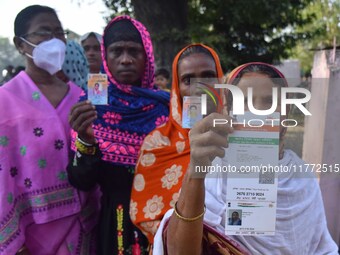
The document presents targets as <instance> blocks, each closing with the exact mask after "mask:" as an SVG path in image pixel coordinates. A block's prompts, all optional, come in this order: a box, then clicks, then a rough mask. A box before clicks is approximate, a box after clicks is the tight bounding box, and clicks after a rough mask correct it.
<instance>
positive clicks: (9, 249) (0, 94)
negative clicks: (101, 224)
mask: <svg viewBox="0 0 340 255" xmlns="http://www.w3.org/2000/svg"><path fill="white" fill-rule="evenodd" d="M68 85H69V92H68V93H67V95H66V96H65V97H64V99H63V100H62V101H61V102H60V104H59V105H58V106H57V107H56V108H54V107H53V106H52V105H51V104H50V102H49V101H48V100H47V98H45V96H44V95H43V94H42V93H41V92H40V90H39V89H38V87H37V86H36V85H35V84H34V83H33V81H32V80H31V79H30V77H29V76H28V75H27V74H26V73H25V72H21V73H20V74H19V75H17V76H16V77H15V78H13V79H12V80H10V81H9V82H8V83H6V84H5V85H4V86H3V87H1V88H0V116H1V117H0V208H1V209H0V254H1V255H5V254H6V255H8V254H15V253H16V252H17V251H18V250H19V249H20V248H21V247H22V246H23V245H25V246H26V247H27V248H28V250H29V252H30V254H34V255H49V254H51V255H52V254H53V255H59V254H60V255H61V254H62V255H67V254H72V255H73V254H91V253H90V247H89V244H90V241H89V238H90V234H91V230H92V229H93V227H94V224H95V219H96V217H94V213H95V212H96V208H97V206H98V205H97V203H98V202H97V201H95V195H92V196H91V195H90V194H85V193H81V192H78V191H77V190H76V189H74V188H73V187H72V186H71V185H70V184H69V183H68V180H67V174H66V166H67V164H68V161H69V148H70V134H69V133H70V126H69V124H68V120H67V119H68V114H69V111H70V108H71V107H72V105H73V104H75V103H76V102H77V101H78V99H79V96H80V94H81V92H82V91H81V89H80V88H78V87H77V86H76V85H75V84H73V83H71V82H69V83H68ZM89 218H91V220H89Z"/></svg>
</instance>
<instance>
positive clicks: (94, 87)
mask: <svg viewBox="0 0 340 255" xmlns="http://www.w3.org/2000/svg"><path fill="white" fill-rule="evenodd" d="M107 87H108V81H107V75H106V74H100V73H99V74H89V75H88V82H87V92H88V100H90V101H91V102H92V104H94V105H105V104H107Z"/></svg>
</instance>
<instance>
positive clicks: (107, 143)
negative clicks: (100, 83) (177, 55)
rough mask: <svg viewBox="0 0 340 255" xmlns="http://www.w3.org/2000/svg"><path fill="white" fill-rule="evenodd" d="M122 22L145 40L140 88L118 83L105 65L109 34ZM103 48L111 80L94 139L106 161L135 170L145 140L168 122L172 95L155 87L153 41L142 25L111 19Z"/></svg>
mask: <svg viewBox="0 0 340 255" xmlns="http://www.w3.org/2000/svg"><path fill="white" fill-rule="evenodd" d="M123 19H125V20H129V21H130V22H131V23H132V24H133V25H134V26H135V27H136V29H137V30H138V31H139V33H140V36H141V38H142V42H143V46H144V50H145V54H146V63H145V72H144V75H143V78H142V84H141V85H142V86H141V87H137V86H133V85H129V84H120V83H118V82H117V81H116V80H115V79H114V77H113V76H112V74H111V72H110V70H109V68H108V64H107V61H106V49H105V46H104V41H105V36H107V35H106V32H107V31H108V30H109V29H110V27H111V26H112V25H114V24H115V23H116V22H117V21H120V20H123ZM101 47H102V59H103V66H104V70H105V73H106V74H107V75H108V78H109V86H108V95H109V96H108V105H97V106H96V111H97V116H98V118H97V120H96V121H95V122H94V125H93V129H94V135H95V138H96V139H97V140H98V142H99V147H100V150H101V152H102V154H103V160H104V161H108V162H110V163H112V164H117V165H124V166H132V167H134V166H135V165H136V161H137V157H138V153H139V149H140V146H141V145H142V142H143V140H144V138H145V136H146V135H147V134H149V133H150V132H151V131H152V130H154V129H155V128H156V127H158V126H160V125H161V124H163V123H165V122H166V121H167V118H168V114H169V109H168V104H169V93H167V92H164V91H161V90H159V89H157V88H156V87H155V86H154V84H153V78H154V55H153V48H152V43H151V38H150V35H149V32H148V31H147V30H146V28H145V27H144V26H143V25H142V24H141V23H140V22H138V21H136V20H134V19H132V18H131V17H129V16H119V17H116V18H114V19H112V20H111V22H110V23H109V24H108V25H107V26H106V28H105V30H104V35H103V40H102V43H101Z"/></svg>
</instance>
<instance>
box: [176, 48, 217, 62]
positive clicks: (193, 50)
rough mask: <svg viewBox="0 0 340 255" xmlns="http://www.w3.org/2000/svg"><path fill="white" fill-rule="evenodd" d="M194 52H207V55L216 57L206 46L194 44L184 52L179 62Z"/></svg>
mask: <svg viewBox="0 0 340 255" xmlns="http://www.w3.org/2000/svg"><path fill="white" fill-rule="evenodd" d="M192 54H205V55H207V56H209V57H211V58H212V59H214V58H213V56H212V55H211V53H210V51H209V50H207V49H206V48H204V47H202V46H200V45H192V46H190V47H188V48H187V49H186V50H184V51H183V52H182V54H181V56H180V57H179V59H178V63H179V62H181V61H182V60H183V59H184V58H186V57H188V56H190V55H192Z"/></svg>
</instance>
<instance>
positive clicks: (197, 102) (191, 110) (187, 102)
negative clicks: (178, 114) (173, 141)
mask: <svg viewBox="0 0 340 255" xmlns="http://www.w3.org/2000/svg"><path fill="white" fill-rule="evenodd" d="M182 113H183V114H182V127H183V128H192V127H193V126H194V125H195V123H196V122H197V121H199V120H201V119H202V118H203V116H202V114H201V98H200V97H189V96H185V97H183V112H182Z"/></svg>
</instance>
